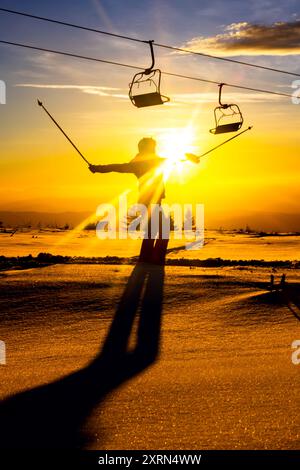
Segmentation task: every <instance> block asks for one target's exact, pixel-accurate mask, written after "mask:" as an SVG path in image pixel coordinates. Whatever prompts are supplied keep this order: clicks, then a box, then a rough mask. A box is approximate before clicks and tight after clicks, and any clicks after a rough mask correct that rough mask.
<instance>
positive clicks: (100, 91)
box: [15, 83, 122, 98]
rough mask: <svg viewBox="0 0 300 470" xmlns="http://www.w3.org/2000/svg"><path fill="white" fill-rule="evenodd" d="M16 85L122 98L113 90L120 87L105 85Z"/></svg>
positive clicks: (18, 85)
mask: <svg viewBox="0 0 300 470" xmlns="http://www.w3.org/2000/svg"><path fill="white" fill-rule="evenodd" d="M15 86H17V87H23V88H43V89H45V88H47V89H53V90H77V91H81V92H82V93H88V94H90V95H98V96H113V97H115V98H120V96H122V95H120V94H114V93H112V92H113V91H118V90H120V88H111V87H105V86H93V85H48V84H39V83H18V84H16V85H15Z"/></svg>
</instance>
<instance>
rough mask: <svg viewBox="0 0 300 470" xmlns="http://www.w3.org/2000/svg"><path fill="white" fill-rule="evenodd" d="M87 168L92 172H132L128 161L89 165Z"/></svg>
mask: <svg viewBox="0 0 300 470" xmlns="http://www.w3.org/2000/svg"><path fill="white" fill-rule="evenodd" d="M89 169H90V171H91V172H92V173H110V172H112V171H114V172H117V173H133V171H132V170H133V169H132V165H131V164H130V163H112V164H110V165H90V166H89Z"/></svg>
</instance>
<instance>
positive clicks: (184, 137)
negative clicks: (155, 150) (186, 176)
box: [159, 126, 197, 180]
mask: <svg viewBox="0 0 300 470" xmlns="http://www.w3.org/2000/svg"><path fill="white" fill-rule="evenodd" d="M188 152H190V153H197V149H196V147H195V129H194V127H193V126H188V127H185V128H183V129H182V128H173V129H168V131H167V132H164V133H162V134H161V135H160V136H159V155H160V156H161V157H163V158H166V162H165V163H164V165H163V173H164V179H165V180H167V179H169V178H170V177H171V175H172V174H173V173H174V174H175V175H176V177H182V176H183V173H186V171H188V170H189V168H190V166H191V165H190V164H189V163H188V162H187V161H186V159H185V154H186V153H188Z"/></svg>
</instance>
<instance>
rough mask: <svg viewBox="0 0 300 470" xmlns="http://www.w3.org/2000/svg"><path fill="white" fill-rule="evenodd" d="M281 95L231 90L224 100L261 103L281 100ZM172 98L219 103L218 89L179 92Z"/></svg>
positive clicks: (180, 100)
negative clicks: (199, 91) (200, 91)
mask: <svg viewBox="0 0 300 470" xmlns="http://www.w3.org/2000/svg"><path fill="white" fill-rule="evenodd" d="M225 95H226V96H227V98H226V96H225ZM281 98H283V97H281V96H276V95H266V94H263V93H254V92H253V93H239V92H232V91H231V92H230V93H228V95H227V93H226V94H224V98H223V101H224V102H227V103H228V102H230V103H233V102H235V103H259V102H266V101H270V102H272V101H274V100H276V101H279V100H280V99H281ZM172 99H174V101H175V102H176V103H181V104H198V103H199V104H201V103H203V104H204V103H213V102H215V103H216V105H218V90H216V91H215V92H203V93H177V94H173V95H172Z"/></svg>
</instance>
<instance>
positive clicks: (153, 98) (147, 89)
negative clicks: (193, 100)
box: [129, 41, 170, 108]
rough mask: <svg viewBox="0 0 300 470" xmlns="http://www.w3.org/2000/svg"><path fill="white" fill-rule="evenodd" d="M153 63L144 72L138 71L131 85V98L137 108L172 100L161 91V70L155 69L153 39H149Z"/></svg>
mask: <svg viewBox="0 0 300 470" xmlns="http://www.w3.org/2000/svg"><path fill="white" fill-rule="evenodd" d="M149 45H150V50H151V58H152V64H151V67H150V68H148V69H146V70H145V71H144V72H138V73H136V74H135V76H134V77H133V79H132V82H131V83H130V85H129V98H130V100H131V102H132V104H133V105H134V106H136V107H137V108H145V107H147V106H156V105H158V104H164V103H166V102H167V101H170V98H168V97H167V96H164V95H162V94H161V92H160V83H161V70H159V69H154V64H155V59H154V51H153V41H149Z"/></svg>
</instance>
